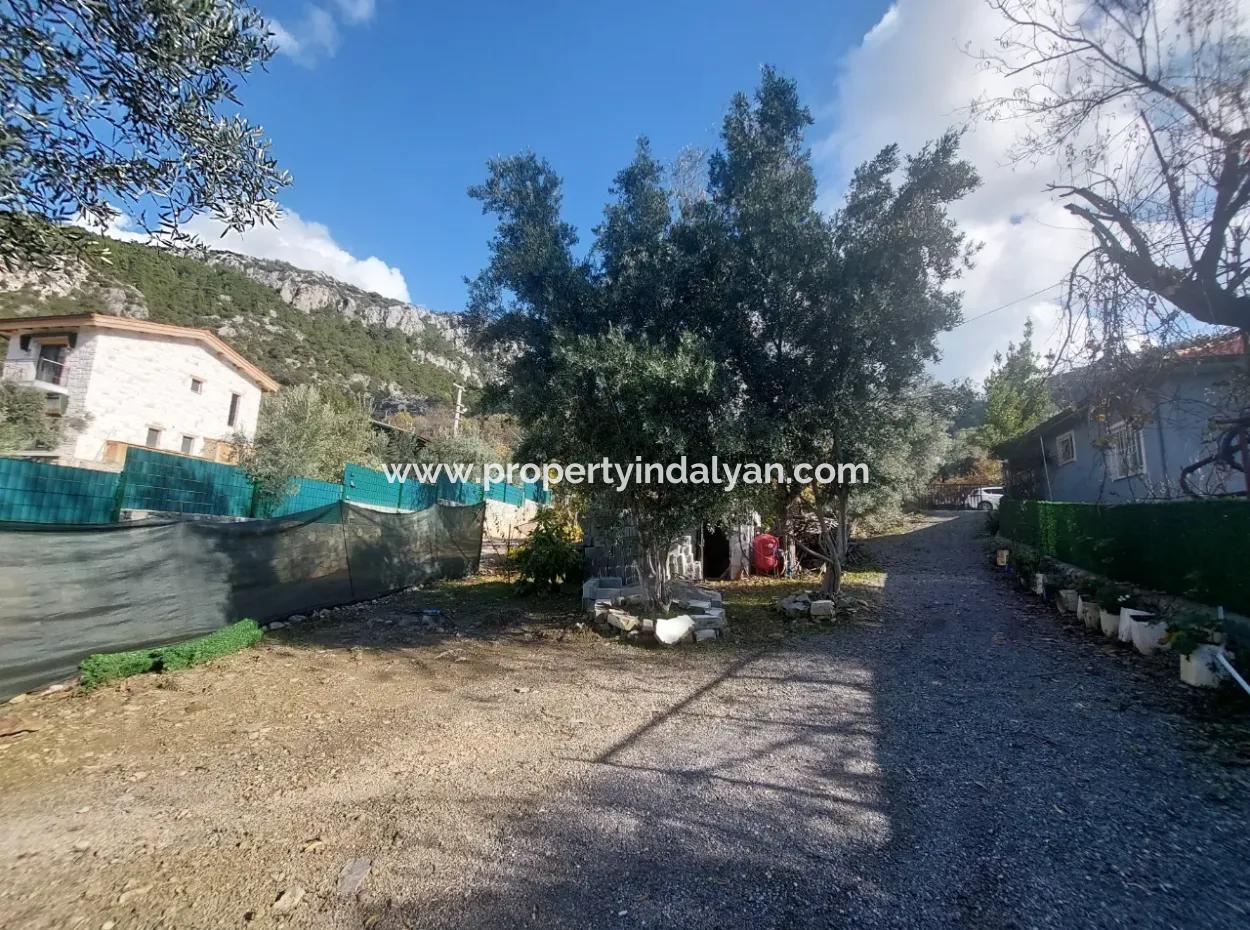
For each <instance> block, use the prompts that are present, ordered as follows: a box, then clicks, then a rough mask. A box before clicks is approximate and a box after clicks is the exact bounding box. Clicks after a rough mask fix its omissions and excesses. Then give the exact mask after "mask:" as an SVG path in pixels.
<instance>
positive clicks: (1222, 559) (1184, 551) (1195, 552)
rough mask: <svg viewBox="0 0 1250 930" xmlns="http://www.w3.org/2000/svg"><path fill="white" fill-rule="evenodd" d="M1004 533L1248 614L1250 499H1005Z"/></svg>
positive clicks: (1112, 574)
mask: <svg viewBox="0 0 1250 930" xmlns="http://www.w3.org/2000/svg"><path fill="white" fill-rule="evenodd" d="M999 517H1000V523H999V526H1000V532H1001V533H1002V535H1003V536H1006V537H1007V538H1008V539H1013V540H1016V541H1018V542H1023V543H1027V544H1029V545H1031V546H1033V547H1034V548H1036V549H1038V550H1039V551H1041V552H1042V553H1043V554H1045V555H1049V556H1051V557H1053V558H1056V559H1059V560H1060V561H1062V562H1067V563H1069V564H1071V565H1076V566H1078V567H1080V568H1084V569H1086V570H1087V571H1091V572H1096V573H1098V574H1100V575H1106V576H1107V577H1109V578H1114V579H1116V580H1117V581H1125V582H1130V583H1133V584H1138V585H1141V586H1142V587H1144V588H1149V589H1151V590H1155V591H1163V592H1165V593H1168V594H1176V595H1180V596H1183V597H1188V598H1192V599H1193V600H1196V601H1200V602H1202V603H1204V604H1213V605H1223V606H1225V607H1227V608H1229V609H1231V610H1235V611H1237V612H1239V613H1250V572H1248V571H1246V569H1245V559H1246V555H1245V553H1246V546H1247V541H1248V540H1250V501H1244V500H1219V501H1159V502H1155V503H1143V504H1116V505H1113V506H1102V505H1099V504H1068V503H1059V502H1054V501H1007V500H1005V501H1003V502H1002V507H1001V510H1000V514H999Z"/></svg>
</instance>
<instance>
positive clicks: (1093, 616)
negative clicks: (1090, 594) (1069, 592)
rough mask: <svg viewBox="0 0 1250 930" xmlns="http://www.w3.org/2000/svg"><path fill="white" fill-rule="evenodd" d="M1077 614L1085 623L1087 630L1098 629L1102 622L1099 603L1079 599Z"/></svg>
mask: <svg viewBox="0 0 1250 930" xmlns="http://www.w3.org/2000/svg"><path fill="white" fill-rule="evenodd" d="M1076 613H1077V616H1079V617H1080V618H1081V620H1082V622H1084V624H1085V629H1087V630H1096V629H1098V627H1099V624H1100V621H1099V618H1098V602H1097V601H1086V600H1083V599H1081V598H1077V601H1076Z"/></svg>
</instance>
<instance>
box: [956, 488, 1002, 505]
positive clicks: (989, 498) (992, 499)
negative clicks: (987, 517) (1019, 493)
mask: <svg viewBox="0 0 1250 930" xmlns="http://www.w3.org/2000/svg"><path fill="white" fill-rule="evenodd" d="M1002 499H1003V489H1002V488H977V489H976V490H975V491H973V492H972V493H971V494H969V495H968V496H967V497H966V498H964V506H965V507H967V508H968V509H969V510H997V509H998V502H999V501H1001V500H1002Z"/></svg>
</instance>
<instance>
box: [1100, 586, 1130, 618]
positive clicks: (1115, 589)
mask: <svg viewBox="0 0 1250 930" xmlns="http://www.w3.org/2000/svg"><path fill="white" fill-rule="evenodd" d="M1095 599H1096V600H1097V601H1098V606H1099V608H1101V609H1102V610H1105V611H1106V612H1107V613H1109V614H1111V613H1114V614H1118V613H1119V612H1120V608H1121V607H1132V606H1133V603H1134V601H1133V590H1132V589H1131V588H1128V587H1125V586H1124V585H1122V584H1115V583H1104V584H1100V585H1098V587H1097V594H1096V597H1095Z"/></svg>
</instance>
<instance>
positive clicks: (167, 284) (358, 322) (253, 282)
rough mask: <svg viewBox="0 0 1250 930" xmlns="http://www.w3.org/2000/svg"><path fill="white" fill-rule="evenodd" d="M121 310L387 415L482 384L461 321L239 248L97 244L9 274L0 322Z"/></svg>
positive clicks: (422, 408)
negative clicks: (197, 335) (359, 399)
mask: <svg viewBox="0 0 1250 930" xmlns="http://www.w3.org/2000/svg"><path fill="white" fill-rule="evenodd" d="M83 312H97V313H113V314H118V315H123V316H134V317H139V318H143V319H151V320H154V321H157V322H162V323H174V324H178V325H182V326H199V327H204V328H207V329H211V330H213V331H214V332H216V333H217V334H218V335H220V336H221V337H222V338H223V339H225V340H226V341H227V342H229V343H231V344H232V345H233V346H234V347H235V348H237V349H238V350H239V351H240V352H242V353H243V354H244V355H245V356H247V357H248V358H250V359H252V360H253V361H255V362H256V363H257V364H258V365H260V366H261V367H262V368H264V369H265V370H266V371H268V372H269V373H270V374H271V375H273V377H275V378H276V379H277V380H279V381H280V382H282V383H285V384H298V383H301V382H317V383H331V384H339V385H342V386H343V387H345V388H350V389H354V390H358V391H364V392H366V393H368V394H369V395H370V396H371V397H372V398H373V400H374V402H375V405H376V406H377V407H378V408H379V409H380V410H381V411H383V412H395V411H398V410H406V411H408V412H410V413H413V414H421V413H428V412H429V411H430V409H431V408H437V407H445V406H446V405H447V404H448V402H450V401H451V400H452V399H453V398H454V396H455V387H454V384H455V383H456V382H457V381H458V382H460V383H462V384H465V385H466V386H468V387H469V388H470V393H472V389H473V388H474V387H476V386H479V385H480V384H481V383H482V378H483V374H484V372H483V366H482V363H481V361H480V360H479V359H478V358H476V357H475V356H474V354H473V352H472V350H471V349H470V347H469V343H468V334H467V331H466V329H465V327H464V324H463V320H462V318H461V317H460V315H458V314H455V313H438V312H435V311H433V310H430V309H428V308H425V307H420V306H415V305H413V304H407V303H403V302H402V301H397V300H392V299H389V298H386V297H382V296H381V295H379V294H374V293H370V292H368V291H364V290H361V289H360V288H357V287H353V286H351V285H349V284H344V283H343V282H341V281H338V280H335V279H334V278H331V277H330V276H329V275H326V274H322V273H319V272H315V271H307V270H304V269H301V268H296V267H294V266H292V265H288V264H285V263H283V262H276V261H267V260H262V259H256V258H251V257H249V256H245V255H238V254H235V253H233V252H218V251H209V252H202V253H174V252H171V251H169V250H165V249H160V248H155V247H151V246H146V245H140V244H136V243H129V242H119V241H116V240H112V239H98V238H93V239H92V240H91V241H90V242H89V243H88V247H87V248H86V249H84V251H83V253H82V254H81V256H78V257H75V258H73V259H68V260H66V261H64V262H61V263H60V264H59V265H58V266H56V267H53V268H40V269H28V270H24V271H20V272H18V273H16V274H5V275H0V317H12V316H34V315H38V314H48V313H83Z"/></svg>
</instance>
